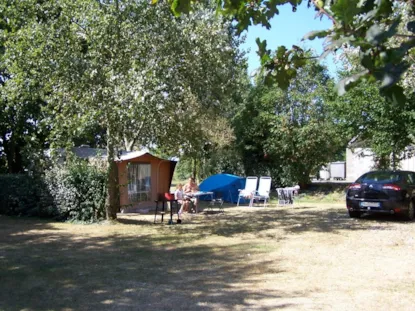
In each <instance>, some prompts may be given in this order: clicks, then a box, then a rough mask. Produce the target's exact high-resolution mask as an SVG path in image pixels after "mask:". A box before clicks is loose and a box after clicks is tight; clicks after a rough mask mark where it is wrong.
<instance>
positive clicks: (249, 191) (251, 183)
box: [236, 176, 258, 206]
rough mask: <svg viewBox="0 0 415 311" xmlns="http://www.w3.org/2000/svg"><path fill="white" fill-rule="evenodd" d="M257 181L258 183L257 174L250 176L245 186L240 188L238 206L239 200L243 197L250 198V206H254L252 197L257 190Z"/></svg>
mask: <svg viewBox="0 0 415 311" xmlns="http://www.w3.org/2000/svg"><path fill="white" fill-rule="evenodd" d="M257 183H258V177H256V176H249V177H247V178H246V182H245V188H244V189H239V190H238V191H239V194H238V202H237V204H236V206H239V201H240V200H241V198H242V199H243V200H245V199H246V198H249V206H252V199H253V195H254V194H255V191H256V186H257Z"/></svg>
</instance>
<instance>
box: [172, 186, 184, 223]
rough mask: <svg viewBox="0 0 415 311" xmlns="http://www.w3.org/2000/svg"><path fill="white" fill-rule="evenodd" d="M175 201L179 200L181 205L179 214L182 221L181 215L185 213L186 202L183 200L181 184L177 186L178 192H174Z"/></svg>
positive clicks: (178, 202)
mask: <svg viewBox="0 0 415 311" xmlns="http://www.w3.org/2000/svg"><path fill="white" fill-rule="evenodd" d="M174 199H175V200H177V204H180V209H179V212H178V213H177V214H178V215H179V219H180V215H181V214H182V213H183V212H184V211H185V210H184V202H185V201H184V198H183V185H182V184H180V183H179V184H178V185H177V187H176V191H174Z"/></svg>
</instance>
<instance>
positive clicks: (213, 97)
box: [6, 0, 237, 219]
mask: <svg viewBox="0 0 415 311" xmlns="http://www.w3.org/2000/svg"><path fill="white" fill-rule="evenodd" d="M31 4H32V5H34V4H35V1H34V0H32V1H31ZM37 10H40V11H41V12H44V13H45V14H53V15H54V18H53V19H46V20H42V21H39V20H36V19H34V18H32V19H31V20H29V21H27V23H26V26H25V27H24V28H22V29H21V30H20V31H19V32H18V33H16V34H15V35H14V36H13V37H12V38H11V39H10V40H9V43H8V44H9V49H8V51H7V53H6V54H7V55H6V60H7V62H8V67H9V68H10V70H11V72H12V73H13V76H14V77H16V78H17V79H19V78H21V80H22V81H37V82H38V83H41V84H42V90H43V96H44V98H45V99H46V101H47V103H48V112H49V114H50V115H51V117H50V118H49V119H48V120H47V122H48V124H50V127H51V137H52V145H55V146H57V145H62V144H65V143H66V142H68V141H70V140H72V138H73V137H77V136H80V134H82V133H83V132H84V130H85V128H86V127H88V126H90V125H93V126H98V127H99V128H103V129H105V130H106V133H105V139H106V148H107V155H108V159H107V162H108V196H107V197H108V202H107V218H108V219H114V218H116V213H117V210H118V204H119V203H118V202H119V201H118V187H117V184H118V182H117V177H118V174H117V167H116V165H115V163H114V156H115V155H116V149H117V147H120V146H123V145H127V146H129V148H132V146H134V145H136V146H137V145H138V146H140V145H147V144H155V145H166V146H171V147H172V148H173V147H174V148H176V150H177V149H179V147H178V146H180V145H181V143H182V142H183V141H192V142H198V140H200V139H201V138H199V136H198V135H197V133H198V128H197V127H196V128H195V127H194V126H193V125H194V120H195V119H194V118H197V117H198V116H199V115H200V116H203V115H205V114H209V113H210V114H211V111H212V109H220V107H221V105H222V104H223V102H224V99H226V96H227V92H228V91H229V90H230V89H232V87H233V86H234V82H233V81H234V80H235V79H234V71H233V69H232V68H233V66H234V65H235V60H236V59H237V51H236V50H235V48H234V42H233V40H234V39H233V34H232V31H231V24H230V22H229V21H226V20H224V19H222V18H220V17H217V16H215V14H214V12H213V11H212V10H210V9H204V8H201V9H200V10H199V11H198V13H197V14H194V15H189V16H183V17H180V18H175V17H173V16H172V15H171V14H170V11H169V8H168V7H167V6H163V5H161V6H151V5H150V4H148V3H147V2H145V1H134V0H115V1H93V0H76V1H69V0H58V1H54V2H45V3H40V4H38V5H37ZM178 60H179V61H178ZM195 113H198V114H199V115H198V114H195ZM192 117H194V118H192ZM192 126H193V127H192ZM188 129H190V130H188ZM177 133H180V135H178V134H177Z"/></svg>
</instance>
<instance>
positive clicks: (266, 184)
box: [253, 176, 272, 207]
mask: <svg viewBox="0 0 415 311" xmlns="http://www.w3.org/2000/svg"><path fill="white" fill-rule="evenodd" d="M271 181H272V179H271V177H268V176H261V177H260V178H259V186H258V190H257V191H256V192H255V195H254V196H253V201H254V202H255V201H264V207H265V206H266V205H267V203H268V201H269V194H270V192H271Z"/></svg>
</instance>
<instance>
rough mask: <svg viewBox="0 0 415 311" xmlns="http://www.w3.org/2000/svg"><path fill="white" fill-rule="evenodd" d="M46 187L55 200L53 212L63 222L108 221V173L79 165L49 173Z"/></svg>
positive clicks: (70, 165) (55, 169) (82, 163)
mask: <svg viewBox="0 0 415 311" xmlns="http://www.w3.org/2000/svg"><path fill="white" fill-rule="evenodd" d="M45 183H46V185H47V189H48V192H49V194H50V196H51V197H52V199H53V200H52V201H53V208H52V209H53V210H56V211H57V214H58V215H59V216H60V217H62V218H63V219H68V220H79V221H95V220H100V219H104V218H105V196H106V172H103V171H101V170H99V169H98V168H96V167H94V166H90V165H88V164H87V163H86V162H84V161H77V162H73V163H71V164H69V165H66V166H54V167H53V168H52V169H50V170H48V171H46V173H45Z"/></svg>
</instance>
